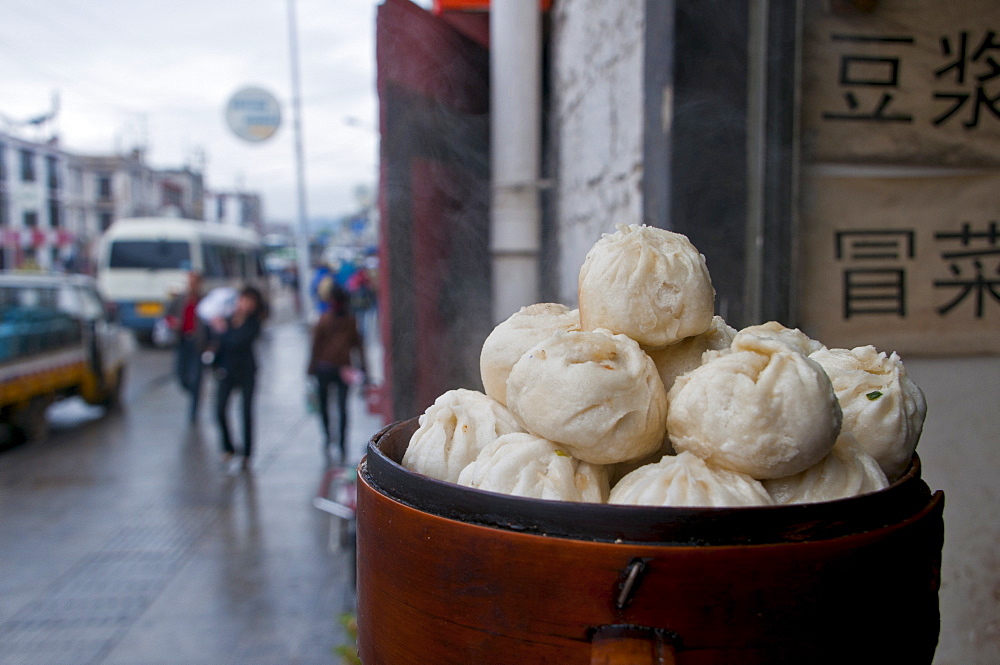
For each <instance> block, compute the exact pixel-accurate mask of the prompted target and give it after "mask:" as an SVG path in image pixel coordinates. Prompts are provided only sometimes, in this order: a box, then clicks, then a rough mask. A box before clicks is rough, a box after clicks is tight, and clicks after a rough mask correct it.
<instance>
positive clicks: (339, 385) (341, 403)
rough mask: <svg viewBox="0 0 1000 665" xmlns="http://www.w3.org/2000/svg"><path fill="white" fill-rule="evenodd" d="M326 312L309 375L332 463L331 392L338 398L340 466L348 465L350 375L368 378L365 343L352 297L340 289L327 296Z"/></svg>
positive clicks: (316, 331)
mask: <svg viewBox="0 0 1000 665" xmlns="http://www.w3.org/2000/svg"><path fill="white" fill-rule="evenodd" d="M326 300H327V303H328V304H329V307H327V309H326V311H325V312H324V313H323V314H322V315H321V316H320V317H319V320H318V321H317V322H316V326H315V327H314V328H313V333H312V351H311V353H310V355H309V368H308V373H309V374H310V375H312V376H314V377H316V382H317V386H318V395H317V397H318V402H319V416H320V420H321V422H322V424H323V437H324V438H323V454H324V455H325V457H326V459H327V462H328V463H330V462H331V459H330V443H331V437H330V429H331V428H330V413H329V406H328V404H327V401H328V398H329V394H330V390H331V388H332V389H333V391H334V393H335V395H336V405H337V446H338V448H339V449H340V460H341V462H346V461H347V439H346V436H347V392H348V388H349V387H350V385H349V383H348V378H349V377H348V373H349V372H350V371H351V370H352V368H354V367H357V368H358V369H360V370H361V372H362V376H367V369H366V367H365V352H364V342H363V340H362V338H361V334H360V333H359V332H358V322H357V319H355V317H354V315H353V314H352V313H351V310H350V297H349V296H348V294H347V292H346V291H345V290H344V289H342V288H341V287H339V286H333V287H332V288H331V289H330V292H329V294H327V298H326Z"/></svg>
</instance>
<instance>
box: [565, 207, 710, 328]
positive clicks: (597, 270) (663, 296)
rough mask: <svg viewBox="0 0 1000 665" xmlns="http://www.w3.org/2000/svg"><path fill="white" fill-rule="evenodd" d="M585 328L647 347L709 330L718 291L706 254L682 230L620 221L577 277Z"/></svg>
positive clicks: (597, 243) (603, 238) (598, 245)
mask: <svg viewBox="0 0 1000 665" xmlns="http://www.w3.org/2000/svg"><path fill="white" fill-rule="evenodd" d="M577 293H578V297H579V301H580V322H581V324H582V326H583V329H584V330H595V329H597V328H605V329H608V330H610V331H612V332H614V333H621V334H625V335H628V336H629V337H631V338H632V339H634V340H635V341H637V342H639V343H640V344H642V345H643V346H647V347H661V346H667V345H668V344H673V343H675V342H679V341H680V340H682V339H684V338H685V337H692V336H694V335H699V334H701V333H703V332H705V331H706V330H707V329H708V327H709V326H710V325H711V323H712V316H713V314H714V311H715V290H714V289H713V288H712V281H711V279H710V277H709V274H708V267H707V266H706V264H705V257H704V256H702V255H701V254H700V253H699V252H698V250H697V249H696V248H695V246H694V245H692V244H691V242H690V241H689V240H688V239H687V237H686V236H683V235H681V234H679V233H674V232H672V231H666V230H663V229H658V228H654V227H651V226H637V225H634V224H633V225H629V226H625V225H619V226H618V231H617V232H616V233H611V234H604V236H603V237H601V239H600V240H598V241H597V242H596V243H595V244H594V246H593V247H591V249H590V251H589V252H588V253H587V257H586V258H585V259H584V262H583V265H582V266H581V268H580V275H579V281H578V291H577Z"/></svg>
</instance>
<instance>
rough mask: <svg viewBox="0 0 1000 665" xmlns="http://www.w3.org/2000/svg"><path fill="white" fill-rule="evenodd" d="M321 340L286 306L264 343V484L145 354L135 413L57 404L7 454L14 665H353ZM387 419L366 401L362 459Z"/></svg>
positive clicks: (4, 482)
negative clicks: (229, 453) (344, 655)
mask: <svg viewBox="0 0 1000 665" xmlns="http://www.w3.org/2000/svg"><path fill="white" fill-rule="evenodd" d="M307 342H308V340H307V333H306V331H305V329H304V327H303V326H302V325H301V324H300V323H298V322H296V321H295V320H294V319H293V318H292V317H291V316H290V315H289V312H287V311H286V312H284V313H282V312H281V310H280V309H279V311H278V312H277V313H276V316H275V317H274V320H273V321H272V323H271V324H270V325H269V327H268V329H267V331H266V334H265V338H264V339H263V340H262V341H261V343H260V345H259V348H258V351H259V356H260V359H261V374H260V379H259V389H258V396H257V413H258V414H259V418H258V423H257V436H258V438H257V441H258V444H257V446H258V449H257V454H256V456H255V457H256V459H255V462H254V466H253V469H252V470H251V471H250V472H248V473H241V472H238V471H232V470H230V469H227V468H225V467H223V466H222V465H221V463H220V461H219V455H218V452H219V450H218V439H217V434H216V429H215V426H214V423H213V421H212V419H211V417H210V411H209V409H207V408H206V409H205V410H204V412H203V414H202V417H201V420H200V422H199V423H197V424H196V425H194V426H189V425H188V424H187V423H186V418H185V417H184V415H183V414H184V413H185V398H184V396H183V395H182V393H181V391H180V389H179V388H178V387H177V386H176V384H175V383H174V382H173V380H172V379H171V376H170V363H171V355H170V353H169V352H168V351H162V350H155V349H142V350H140V352H139V353H138V355H137V356H136V358H135V361H134V362H133V364H132V366H131V369H130V376H129V383H128V388H127V390H126V399H125V408H124V410H123V411H122V412H120V413H116V414H110V415H105V414H103V411H102V410H100V409H97V408H91V407H87V406H86V405H84V404H82V403H81V402H72V401H71V402H67V403H64V404H61V405H57V406H56V407H53V409H51V410H50V419H51V420H52V432H51V435H50V437H49V439H48V440H47V441H45V442H41V443H31V444H27V445H23V446H19V447H17V448H14V449H12V450H9V451H6V452H4V453H0V665H57V664H58V665H97V664H100V665H167V664H170V665H178V664H183V665H225V664H228V663H232V664H234V665H237V664H238V665H257V664H261V665H264V664H266V665H279V664H280V665H295V664H300V665H320V664H324V665H328V664H331V663H338V662H339V657H338V656H337V655H335V653H334V648H335V647H336V646H337V645H339V644H342V643H343V642H344V641H345V639H346V638H345V637H344V634H343V632H342V630H341V627H340V625H339V623H338V617H339V615H340V614H341V613H342V612H344V611H349V610H351V609H353V607H354V593H353V586H352V583H351V575H350V567H351V561H352V559H351V556H350V554H349V552H347V551H345V550H343V549H340V550H335V548H332V547H331V540H330V535H331V532H332V533H333V534H336V533H337V529H335V528H333V529H332V528H331V526H332V525H331V523H330V521H329V518H328V517H327V516H326V515H324V514H323V513H321V512H319V511H318V510H317V509H315V508H314V507H313V506H312V499H313V497H314V495H315V494H316V492H317V490H318V488H319V486H320V483H321V480H322V477H323V473H324V464H323V459H322V456H321V453H320V447H319V441H320V436H319V424H318V421H317V419H316V418H315V416H310V415H309V414H307V412H306V409H305V400H304V388H303V376H302V368H303V367H304V365H305V354H306V346H307ZM207 387H208V388H209V389H211V387H212V384H211V382H209V385H208V386H207ZM205 401H206V404H205V406H206V407H210V406H211V401H212V400H211V399H207V400H205ZM234 406H235V405H234ZM236 423H238V420H237V419H236V418H235V417H234V418H233V424H234V425H236ZM379 424H380V423H379V421H378V420H377V419H375V418H374V417H372V416H370V415H369V414H368V413H367V412H366V411H365V410H364V407H363V404H362V403H361V401H360V400H359V399H358V398H357V396H352V399H351V420H350V425H351V427H350V430H349V448H350V450H349V457H350V458H351V460H352V461H355V462H356V461H357V460H358V459H360V457H361V455H362V454H363V451H364V447H365V443H366V441H367V438H368V437H369V436H370V434H371V433H373V432H374V431H376V430H377V429H378V427H379ZM236 431H237V432H238V431H239V428H238V426H237V429H236Z"/></svg>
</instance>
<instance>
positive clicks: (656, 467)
mask: <svg viewBox="0 0 1000 665" xmlns="http://www.w3.org/2000/svg"><path fill="white" fill-rule="evenodd" d="M608 503H618V504H630V505H640V506H673V507H680V506H692V507H693V506H704V507H723V506H766V505H770V504H772V503H774V502H773V501H772V500H771V497H770V495H769V494H768V493H767V490H765V489H764V486H763V485H762V484H761V483H760V482H759V481H757V480H754V479H753V478H751V477H750V476H748V475H746V474H743V473H736V472H734V471H727V470H725V469H719V468H713V467H712V466H711V465H709V464H706V463H705V461H704V460H702V459H701V458H700V457H697V456H695V455H692V454H691V453H687V452H684V453H680V454H679V455H677V456H667V457H664V458H663V459H662V460H660V461H659V462H657V463H656V464H647V465H646V466H642V467H639V468H638V469H636V470H635V471H633V472H632V473H630V474H628V475H627V476H625V477H624V478H622V479H621V480H620V481H619V482H618V484H616V485H615V486H614V488H612V490H611V495H610V497H609V498H608Z"/></svg>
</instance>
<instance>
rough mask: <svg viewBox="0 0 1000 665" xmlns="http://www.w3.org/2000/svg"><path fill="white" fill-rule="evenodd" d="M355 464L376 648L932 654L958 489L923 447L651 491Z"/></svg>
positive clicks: (734, 657)
mask: <svg viewBox="0 0 1000 665" xmlns="http://www.w3.org/2000/svg"><path fill="white" fill-rule="evenodd" d="M416 427H417V419H415V418H414V419H412V420H408V421H404V422H400V423H395V424H392V425H389V426H388V427H386V428H384V429H383V430H381V431H380V432H378V433H377V434H376V435H375V436H374V437H373V438H372V440H371V441H370V442H369V447H368V454H367V455H366V456H365V458H364V459H363V460H362V461H361V464H360V466H359V473H358V478H359V481H358V513H357V520H358V522H357V546H358V576H357V579H358V589H357V592H358V646H359V654H360V657H361V660H362V662H364V663H365V665H492V664H496V665H534V664H536V663H537V664H541V663H558V664H560V665H598V664H600V665H625V664H628V665H653V664H661V665H670V664H672V663H678V664H681V665H709V664H711V665H722V664H725V665H744V664H745V665H750V664H754V665H757V664H759V665H764V664H767V665H775V664H779V665H780V664H786V663H787V664H795V665H812V664H814V663H852V664H856V663H906V664H907V665H915V664H921V663H927V664H929V663H931V661H932V660H933V655H934V651H935V648H936V645H937V639H938V632H939V625H940V621H939V619H940V617H939V610H938V585H939V581H940V561H941V548H942V544H943V531H944V525H943V509H944V496H943V494H942V493H941V492H940V491H938V492H934V493H931V491H930V490H929V488H928V486H927V485H926V483H925V482H924V481H923V480H922V479H921V477H920V462H919V458H918V457H917V456H916V455H914V458H913V461H912V463H911V466H910V468H909V469H908V471H907V472H906V474H905V475H904V476H903V477H902V478H900V479H898V480H896V481H895V482H894V483H893V484H892V485H891V486H890V487H888V488H886V489H884V490H882V491H879V492H874V493H871V494H867V495H863V496H858V497H852V498H848V499H842V500H838V501H831V502H825V503H814V504H803V505H793V506H767V507H746V508H654V507H641V506H614V505H598V504H578V503H569V502H555V501H542V500H534V499H525V498H521V497H513V496H506V495H501V494H495V493H491V492H484V491H480V490H474V489H470V488H466V487H460V486H458V485H454V484H451V483H445V482H441V481H437V480H434V479H431V478H428V477H426V476H422V475H420V474H416V473H413V472H411V471H409V470H407V469H405V468H404V467H402V466H401V465H400V460H401V459H402V456H403V453H404V452H405V450H406V446H407V445H408V443H409V439H410V436H411V435H412V433H413V432H414V431H415V429H416Z"/></svg>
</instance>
